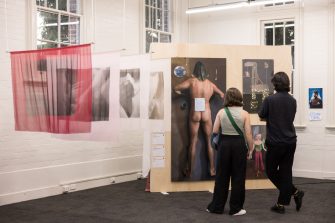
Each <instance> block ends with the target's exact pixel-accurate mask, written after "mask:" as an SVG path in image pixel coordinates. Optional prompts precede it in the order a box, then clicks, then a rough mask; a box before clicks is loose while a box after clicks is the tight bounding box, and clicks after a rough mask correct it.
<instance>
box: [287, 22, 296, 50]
mask: <svg viewBox="0 0 335 223" xmlns="http://www.w3.org/2000/svg"><path fill="white" fill-rule="evenodd" d="M291 44H294V22H287V23H286V26H285V45H291Z"/></svg>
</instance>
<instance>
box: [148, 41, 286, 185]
mask: <svg viewBox="0 0 335 223" xmlns="http://www.w3.org/2000/svg"><path fill="white" fill-rule="evenodd" d="M151 52H152V58H151V59H152V60H155V59H169V58H172V57H191V58H192V57H194V58H225V59H226V88H227V89H228V88H229V87H236V88H238V89H240V90H241V92H242V90H243V89H242V88H243V86H242V85H243V81H242V80H243V77H242V75H243V64H242V61H243V60H245V59H250V60H257V59H259V60H273V61H274V64H273V66H274V73H276V72H278V71H284V72H286V73H287V74H288V75H289V76H290V75H291V73H292V57H291V48H290V47H289V46H233V45H212V44H165V43H154V44H152V45H151ZM169 75H171V74H169ZM170 88H171V86H170ZM167 101H170V103H171V100H170V99H169V100H165V102H167ZM166 107H167V108H171V105H167V106H166ZM170 111H171V110H170ZM165 122H167V123H165V124H166V126H170V123H169V122H171V120H168V119H165ZM251 124H252V125H265V123H264V122H261V121H259V118H258V116H257V114H252V115H251ZM165 137H166V138H165V149H166V161H165V166H164V167H163V168H152V169H151V180H150V183H151V185H150V189H151V191H152V192H173V191H205V190H213V187H214V181H198V182H194V181H188V182H185V181H183V182H171V129H169V130H168V131H167V132H165ZM246 188H247V189H264V188H273V185H272V183H271V182H269V180H264V179H263V180H247V182H246Z"/></svg>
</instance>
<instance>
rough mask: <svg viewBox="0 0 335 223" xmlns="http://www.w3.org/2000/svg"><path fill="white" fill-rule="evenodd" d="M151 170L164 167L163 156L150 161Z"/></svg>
mask: <svg viewBox="0 0 335 223" xmlns="http://www.w3.org/2000/svg"><path fill="white" fill-rule="evenodd" d="M151 167H152V168H163V167H165V157H164V156H154V157H152V160H151Z"/></svg>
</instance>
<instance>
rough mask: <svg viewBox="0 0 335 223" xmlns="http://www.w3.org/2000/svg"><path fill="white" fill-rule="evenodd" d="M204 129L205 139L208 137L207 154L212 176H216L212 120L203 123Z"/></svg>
mask: <svg viewBox="0 0 335 223" xmlns="http://www.w3.org/2000/svg"><path fill="white" fill-rule="evenodd" d="M202 128H203V130H204V133H205V137H206V143H207V153H208V159H209V164H210V175H211V176H215V164H214V152H213V149H212V145H211V133H212V129H213V126H212V120H211V119H206V121H204V122H203V123H202Z"/></svg>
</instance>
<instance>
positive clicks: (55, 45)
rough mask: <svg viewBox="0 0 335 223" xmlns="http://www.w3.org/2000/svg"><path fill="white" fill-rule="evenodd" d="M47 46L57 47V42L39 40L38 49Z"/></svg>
mask: <svg viewBox="0 0 335 223" xmlns="http://www.w3.org/2000/svg"><path fill="white" fill-rule="evenodd" d="M46 48H57V43H48V42H44V41H37V49H46Z"/></svg>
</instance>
